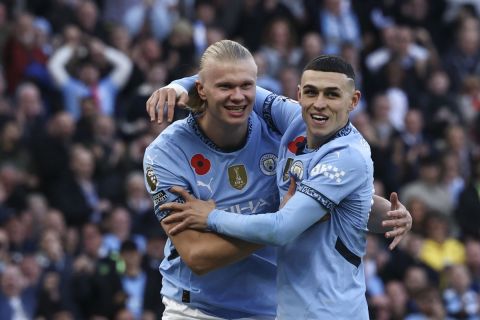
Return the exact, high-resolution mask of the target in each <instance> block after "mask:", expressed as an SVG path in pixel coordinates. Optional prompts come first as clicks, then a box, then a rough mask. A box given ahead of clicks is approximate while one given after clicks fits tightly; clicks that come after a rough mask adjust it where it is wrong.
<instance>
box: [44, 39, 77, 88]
mask: <svg viewBox="0 0 480 320" xmlns="http://www.w3.org/2000/svg"><path fill="white" fill-rule="evenodd" d="M73 50H74V48H73V47H72V46H70V45H65V46H63V47H60V48H59V49H58V50H57V51H56V52H55V53H54V54H53V56H52V57H51V58H50V61H48V64H47V67H48V71H49V72H50V74H51V75H52V77H53V79H54V80H55V83H56V84H57V85H58V86H63V85H64V84H65V83H66V82H67V81H68V79H69V78H70V75H69V74H68V72H67V70H66V69H65V65H66V64H67V63H68V61H69V60H70V58H71V57H72V55H73Z"/></svg>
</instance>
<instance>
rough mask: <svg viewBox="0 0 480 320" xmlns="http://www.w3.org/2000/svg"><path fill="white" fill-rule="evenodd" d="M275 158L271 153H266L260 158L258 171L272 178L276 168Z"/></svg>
mask: <svg viewBox="0 0 480 320" xmlns="http://www.w3.org/2000/svg"><path fill="white" fill-rule="evenodd" d="M277 160H278V158H277V156H276V155H274V154H273V153H266V154H264V155H263V156H262V157H261V158H260V170H262V172H263V174H265V175H267V176H273V175H274V174H275V169H276V168H277Z"/></svg>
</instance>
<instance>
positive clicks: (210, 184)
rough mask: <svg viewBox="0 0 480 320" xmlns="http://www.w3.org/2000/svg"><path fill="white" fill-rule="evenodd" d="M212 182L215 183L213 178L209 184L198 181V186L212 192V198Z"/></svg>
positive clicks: (211, 193)
mask: <svg viewBox="0 0 480 320" xmlns="http://www.w3.org/2000/svg"><path fill="white" fill-rule="evenodd" d="M212 182H213V178H210V181H208V183H206V182H203V181H201V180H197V186H198V187H202V188H206V189H207V190H208V191H209V192H210V196H211V195H213V190H212Z"/></svg>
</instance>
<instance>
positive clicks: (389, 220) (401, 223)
mask: <svg viewBox="0 0 480 320" xmlns="http://www.w3.org/2000/svg"><path fill="white" fill-rule="evenodd" d="M373 199H374V202H373V205H372V211H371V214H370V219H369V220H368V229H369V230H370V231H371V232H374V233H385V237H386V238H393V241H392V243H391V244H390V245H389V248H390V250H393V249H394V248H395V247H396V246H397V245H398V243H400V241H401V240H402V239H403V237H404V236H405V235H406V234H407V233H408V231H410V229H411V228H412V216H411V215H410V212H408V210H407V209H406V208H405V206H404V205H403V204H402V203H401V202H400V201H399V200H398V196H397V194H396V193H395V192H392V194H391V195H390V201H388V200H387V199H384V198H382V197H379V196H376V195H375V196H373Z"/></svg>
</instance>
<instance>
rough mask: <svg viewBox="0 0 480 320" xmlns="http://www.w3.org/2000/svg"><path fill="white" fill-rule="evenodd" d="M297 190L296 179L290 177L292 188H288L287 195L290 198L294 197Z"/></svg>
mask: <svg viewBox="0 0 480 320" xmlns="http://www.w3.org/2000/svg"><path fill="white" fill-rule="evenodd" d="M296 190H297V182H296V181H295V178H294V177H290V186H288V191H287V194H288V195H289V196H293V194H294V193H295V191H296Z"/></svg>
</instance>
